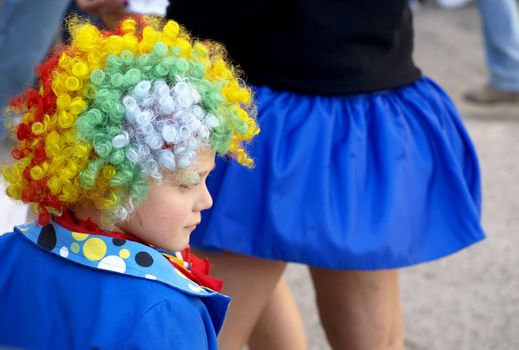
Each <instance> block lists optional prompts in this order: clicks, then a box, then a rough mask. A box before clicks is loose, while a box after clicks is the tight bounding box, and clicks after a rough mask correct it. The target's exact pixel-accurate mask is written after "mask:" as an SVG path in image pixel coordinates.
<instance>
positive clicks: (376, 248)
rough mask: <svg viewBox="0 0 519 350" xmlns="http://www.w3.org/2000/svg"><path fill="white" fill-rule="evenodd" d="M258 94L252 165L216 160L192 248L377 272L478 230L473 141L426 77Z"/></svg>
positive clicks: (460, 242)
mask: <svg viewBox="0 0 519 350" xmlns="http://www.w3.org/2000/svg"><path fill="white" fill-rule="evenodd" d="M255 98H256V100H257V105H258V120H259V124H260V127H261V133H260V134H259V136H258V137H257V138H256V140H255V141H254V142H253V144H252V145H251V147H250V152H251V155H252V157H253V158H254V160H255V163H256V165H255V168H254V169H252V170H247V169H245V168H243V167H241V166H239V165H237V164H235V163H234V162H231V161H229V160H222V159H220V160H218V164H217V166H216V169H215V171H214V173H213V174H212V175H211V176H210V177H209V179H208V187H209V190H210V191H211V193H212V194H213V197H214V206H213V208H212V209H210V210H208V211H206V212H204V214H203V219H202V223H201V225H199V227H198V228H197V230H196V231H195V232H194V233H193V235H192V238H191V245H192V246H194V247H197V248H200V249H205V250H213V251H214V250H227V251H232V252H236V253H240V254H245V255H250V256H255V257H260V258H268V259H276V260H283V261H288V262H297V263H304V264H307V265H311V266H315V267H322V268H331V269H354V270H374V269H387V268H398V267H403V266H409V265H413V264H417V263H421V262H425V261H428V260H432V259H437V258H440V257H442V256H445V255H448V254H451V253H453V252H456V251H458V250H460V249H463V248H465V247H467V246H469V245H471V244H472V243H475V242H477V241H479V240H481V239H483V238H484V237H485V235H484V233H483V230H482V228H481V225H480V211H481V189H480V175H479V169H478V162H477V157H476V153H475V151H474V147H473V145H472V143H471V141H470V138H469V136H468V135H467V132H466V130H465V128H464V127H463V124H462V122H461V120H460V117H459V115H458V113H457V112H456V109H455V107H454V105H453V104H452V102H451V100H450V99H449V97H448V96H447V95H446V94H445V92H444V91H443V90H442V89H441V88H440V87H439V86H437V85H436V84H435V83H434V82H432V81H431V80H430V79H428V78H425V77H423V78H421V79H420V80H418V81H416V82H415V83H413V84H410V85H407V86H405V87H402V88H398V89H394V90H388V91H381V92H377V93H371V94H361V95H355V96H345V97H330V96H318V95H303V94H297V93H293V92H281V91H274V90H272V89H270V88H268V87H258V88H256V90H255Z"/></svg>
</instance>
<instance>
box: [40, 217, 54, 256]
mask: <svg viewBox="0 0 519 350" xmlns="http://www.w3.org/2000/svg"><path fill="white" fill-rule="evenodd" d="M56 241H57V239H56V231H54V227H53V226H52V225H50V224H49V225H46V226H43V228H42V229H41V231H40V235H39V236H38V245H39V246H40V247H42V248H43V249H45V250H48V251H49V252H50V251H51V250H52V249H54V247H55V246H56Z"/></svg>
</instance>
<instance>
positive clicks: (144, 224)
mask: <svg viewBox="0 0 519 350" xmlns="http://www.w3.org/2000/svg"><path fill="white" fill-rule="evenodd" d="M214 158H215V154H214V152H211V151H208V150H204V151H200V152H199V153H198V157H197V161H196V162H195V164H196V169H195V168H192V169H190V171H191V173H190V171H187V172H186V174H185V179H184V180H183V177H184V176H183V175H182V174H180V176H176V177H177V178H178V179H177V180H175V181H174V182H173V183H170V182H168V181H164V183H162V184H161V185H159V186H150V192H149V194H148V197H147V198H146V200H145V201H144V202H143V203H141V204H140V205H139V206H138V207H137V209H136V210H135V212H134V214H133V215H132V217H131V218H130V220H128V221H127V222H125V223H124V224H121V225H120V226H119V227H120V228H121V229H122V230H123V231H125V232H127V233H130V234H132V235H134V236H136V237H138V238H140V239H142V240H143V241H145V242H146V243H149V244H151V245H153V246H156V247H159V248H163V249H167V250H170V251H180V250H182V249H184V248H185V247H186V246H187V244H188V243H189V236H190V234H191V232H192V231H193V230H194V229H195V227H196V225H197V224H199V223H200V220H201V212H202V210H205V209H208V208H210V207H211V206H212V205H213V200H212V198H211V195H210V194H209V191H208V190H207V187H206V184H205V181H206V179H207V176H208V175H209V173H210V172H211V171H212V170H213V168H214ZM193 170H194V172H195V173H196V174H198V176H196V175H194V174H193V173H192V171H193Z"/></svg>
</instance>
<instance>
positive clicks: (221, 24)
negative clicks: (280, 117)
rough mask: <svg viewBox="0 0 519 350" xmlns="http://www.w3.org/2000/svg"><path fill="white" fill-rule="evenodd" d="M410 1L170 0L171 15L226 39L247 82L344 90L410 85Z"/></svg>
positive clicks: (203, 34)
mask: <svg viewBox="0 0 519 350" xmlns="http://www.w3.org/2000/svg"><path fill="white" fill-rule="evenodd" d="M407 1H408V0H256V1H253V0H170V5H169V7H168V11H167V17H168V18H172V19H174V20H176V21H178V22H179V23H180V24H182V25H184V26H185V27H186V28H187V29H188V30H189V31H190V32H191V33H192V34H193V35H194V36H196V37H199V38H201V39H205V38H209V39H213V40H216V41H219V42H221V43H223V44H224V45H225V46H226V48H227V50H228V52H229V56H230V57H231V58H232V59H233V60H234V61H235V63H238V64H239V65H240V66H241V68H242V69H243V70H244V71H245V74H246V76H247V78H248V82H249V83H252V84H255V85H268V86H270V87H272V88H274V89H281V90H293V91H299V92H308V93H317V94H333V95H345V94H353V93H362V92H370V91H377V90H384V89H388V88H394V87H399V86H402V85H406V84H409V83H411V82H413V81H415V80H416V79H418V78H419V77H420V71H419V70H418V69H417V68H416V67H415V65H414V63H413V60H412V57H411V55H412V51H413V27H412V15H411V12H410V10H409V7H408V5H407Z"/></svg>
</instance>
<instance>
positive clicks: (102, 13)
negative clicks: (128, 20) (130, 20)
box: [76, 0, 127, 28]
mask: <svg viewBox="0 0 519 350" xmlns="http://www.w3.org/2000/svg"><path fill="white" fill-rule="evenodd" d="M76 4H77V6H78V7H79V9H80V10H81V11H84V12H86V13H89V14H92V15H95V16H97V17H99V18H100V19H101V21H102V22H103V24H104V25H105V26H107V27H108V28H114V27H115V26H116V25H117V23H118V22H119V21H120V20H121V19H122V18H123V17H124V15H125V14H126V5H127V1H126V0H76Z"/></svg>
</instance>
